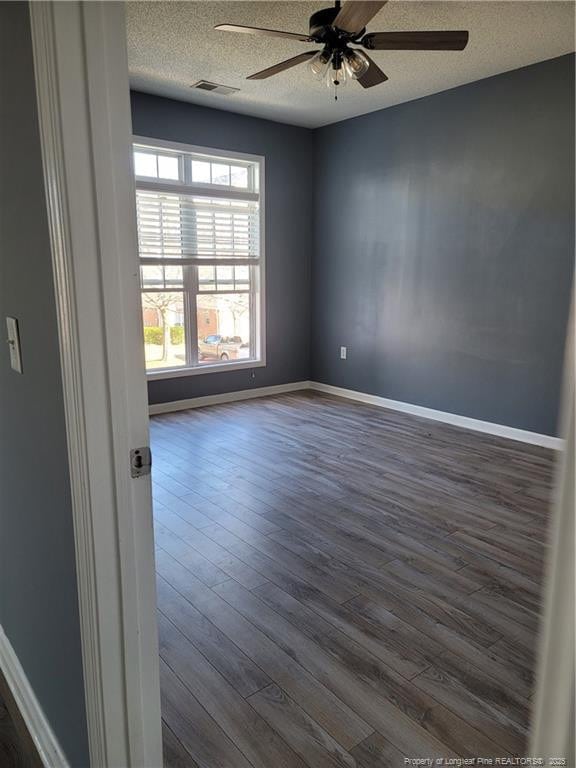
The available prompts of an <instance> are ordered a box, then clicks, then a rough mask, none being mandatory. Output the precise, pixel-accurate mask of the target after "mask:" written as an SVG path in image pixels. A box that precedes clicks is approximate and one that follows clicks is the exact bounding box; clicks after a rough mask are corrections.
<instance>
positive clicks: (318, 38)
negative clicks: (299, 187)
mask: <svg viewBox="0 0 576 768" xmlns="http://www.w3.org/2000/svg"><path fill="white" fill-rule="evenodd" d="M386 2H387V0H379V1H376V2H372V1H371V0H347V2H345V3H344V4H343V5H341V3H340V0H336V3H335V5H334V8H323V9H322V10H320V11H316V13H313V14H312V16H311V17H310V31H309V33H308V34H302V35H299V34H297V33H295V32H283V31H282V30H278V29H262V28H260V27H246V26H242V25H239V24H218V25H217V26H216V27H215V29H219V30H222V31H224V32H243V33H245V34H249V35H265V36H268V37H287V38H289V39H291V40H298V41H300V42H302V43H317V44H319V45H322V46H324V47H323V48H322V49H321V50H315V51H305V52H304V53H299V54H298V55H297V56H293V57H292V58H291V59H286V61H281V62H280V63H279V64H274V66H272V67H268V68H267V69H263V70H261V71H260V72H255V73H254V74H253V75H250V76H249V77H248V78H247V79H248V80H264V79H265V78H267V77H272V75H277V74H279V73H280V72H284V70H286V69H290V67H294V66H296V65H297V64H301V63H303V62H305V61H307V62H308V63H309V68H310V70H311V71H312V74H313V75H314V76H315V77H317V78H318V79H322V78H326V82H327V85H328V86H329V87H331V86H334V88H335V98H338V96H337V93H338V91H337V88H338V86H339V85H344V84H345V83H346V81H347V79H353V80H357V81H358V82H359V83H360V85H361V86H362V87H363V88H372V87H373V86H375V85H379V84H380V83H384V82H385V81H386V80H388V78H387V76H386V75H385V74H384V72H382V70H381V69H380V67H379V66H378V65H377V64H376V63H375V62H374V61H373V60H372V59H371V58H370V56H369V55H368V54H367V53H364V51H361V50H359V49H358V48H352V47H351V44H354V45H361V46H362V47H363V48H365V49H366V50H368V51H462V50H463V49H464V48H465V47H466V45H467V43H468V32H466V31H445V32H442V31H433V32H368V33H366V25H367V24H368V23H369V22H370V21H371V20H372V19H373V18H374V16H375V15H376V14H377V13H378V11H379V10H380V9H381V8H382V7H383V6H384V5H386Z"/></svg>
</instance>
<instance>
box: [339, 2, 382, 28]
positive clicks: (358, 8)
mask: <svg viewBox="0 0 576 768" xmlns="http://www.w3.org/2000/svg"><path fill="white" fill-rule="evenodd" d="M386 2H387V0H380V2H372V0H348V1H347V2H345V3H344V5H343V6H342V8H341V9H340V12H339V14H338V16H336V18H335V19H334V21H333V22H332V25H333V26H334V27H338V29H342V30H344V32H352V33H354V32H362V30H363V29H364V27H365V26H366V24H368V22H370V21H372V19H373V18H374V16H376V14H377V13H378V11H379V10H380V8H383V7H384V6H385V5H386Z"/></svg>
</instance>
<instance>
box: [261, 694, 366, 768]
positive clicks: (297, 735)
mask: <svg viewBox="0 0 576 768" xmlns="http://www.w3.org/2000/svg"><path fill="white" fill-rule="evenodd" d="M249 701H250V704H251V705H252V706H253V707H254V709H255V710H256V711H257V712H259V713H260V715H261V716H262V717H263V718H264V719H265V720H267V721H268V722H269V723H270V725H271V726H272V727H273V728H275V729H276V730H277V731H278V732H279V733H280V734H282V736H283V738H284V739H285V740H286V741H287V742H288V743H289V744H290V746H291V747H292V748H293V749H294V751H295V752H297V753H298V754H299V755H300V756H301V757H302V758H303V759H304V760H305V761H306V763H307V764H308V765H309V766H310V768H342V766H347V768H356V761H355V760H354V758H353V757H352V756H351V755H350V753H349V752H346V751H345V750H344V749H342V747H341V746H340V745H339V744H338V742H336V741H335V740H334V739H333V738H332V737H331V736H330V735H329V734H328V733H326V731H324V730H323V729H322V728H320V726H319V725H318V724H317V723H315V722H314V720H312V718H311V717H309V716H308V715H307V714H306V712H304V711H303V710H302V709H300V707H299V706H298V705H297V704H296V703H295V702H293V701H292V700H291V699H290V697H289V696H287V695H286V693H285V692H284V691H283V690H282V689H281V688H279V687H278V686H277V685H274V684H273V685H270V686H268V687H267V688H263V689H262V690H261V691H259V692H258V693H255V694H253V695H252V696H250V698H249ZM273 765H275V764H273Z"/></svg>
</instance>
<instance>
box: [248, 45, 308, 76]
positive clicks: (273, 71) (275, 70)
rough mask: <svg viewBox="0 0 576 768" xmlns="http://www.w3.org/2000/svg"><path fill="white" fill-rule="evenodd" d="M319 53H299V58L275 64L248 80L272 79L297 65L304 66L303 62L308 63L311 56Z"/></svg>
mask: <svg viewBox="0 0 576 768" xmlns="http://www.w3.org/2000/svg"><path fill="white" fill-rule="evenodd" d="M317 53H318V51H306V52H305V53H299V54H298V56H293V57H292V58H291V59H286V61H281V62H280V64H274V66H273V67H268V68H267V69H263V70H261V71H260V72H255V73H254V74H253V75H250V76H249V77H247V78H246V80H264V79H265V78H267V77H272V75H277V74H279V73H280V72H284V70H285V69H290V67H295V66H296V65H297V64H302V62H303V61H307V60H308V59H309V58H310V57H311V56H315V55H316V54H317Z"/></svg>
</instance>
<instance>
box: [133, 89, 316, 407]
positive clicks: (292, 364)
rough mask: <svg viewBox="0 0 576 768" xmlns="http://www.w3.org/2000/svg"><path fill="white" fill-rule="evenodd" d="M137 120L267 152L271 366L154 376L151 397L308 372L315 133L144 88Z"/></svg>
mask: <svg viewBox="0 0 576 768" xmlns="http://www.w3.org/2000/svg"><path fill="white" fill-rule="evenodd" d="M220 98H222V97H220ZM230 98H233V97H230ZM132 122H133V129H134V133H135V134H137V135H139V136H146V137H151V138H158V139H165V140H170V141H181V142H184V143H188V144H197V145H199V146H205V147H212V148H215V149H228V150H236V151H238V152H248V153H252V154H257V155H265V157H266V309H267V311H266V343H267V350H266V353H267V365H266V367H265V368H254V369H252V371H251V370H242V371H230V372H225V373H212V374H210V373H203V374H201V375H196V376H188V377H183V378H174V379H165V380H162V381H151V382H149V385H148V390H149V397H150V402H152V403H161V402H166V401H171V400H181V399H184V398H189V397H198V396H201V395H208V394H217V393H220V392H229V391H233V390H237V389H249V388H251V387H261V386H269V385H272V384H284V383H286V382H291V381H300V380H302V379H307V378H308V373H309V367H310V260H311V250H312V166H313V155H312V150H313V137H312V132H311V131H310V130H308V129H306V128H296V127H294V126H289V125H283V124H281V123H274V122H271V121H268V120H260V119H257V118H253V117H245V116H243V115H236V114H233V113H232V112H224V111H221V110H215V109H206V108H205V107H199V106H196V105H193V104H185V103H184V102H179V101H173V100H171V99H163V98H159V97H157V96H150V95H146V94H143V93H133V94H132ZM252 375H254V378H252Z"/></svg>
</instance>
